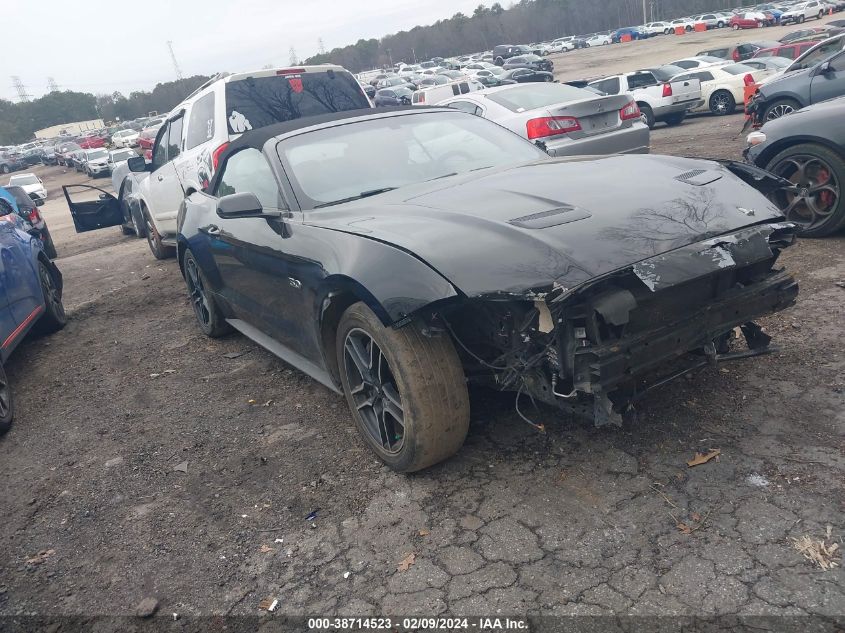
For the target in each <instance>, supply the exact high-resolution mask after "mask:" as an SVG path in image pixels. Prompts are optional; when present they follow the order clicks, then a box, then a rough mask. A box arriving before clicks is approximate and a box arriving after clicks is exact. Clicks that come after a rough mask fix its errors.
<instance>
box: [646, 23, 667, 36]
mask: <svg viewBox="0 0 845 633" xmlns="http://www.w3.org/2000/svg"><path fill="white" fill-rule="evenodd" d="M642 30H643V33H645V34H646V35H669V33H671V32H672V31H673V28H672V26H671V25H670V24H669V23H668V22H649V23H648V24H644V25H643V27H642Z"/></svg>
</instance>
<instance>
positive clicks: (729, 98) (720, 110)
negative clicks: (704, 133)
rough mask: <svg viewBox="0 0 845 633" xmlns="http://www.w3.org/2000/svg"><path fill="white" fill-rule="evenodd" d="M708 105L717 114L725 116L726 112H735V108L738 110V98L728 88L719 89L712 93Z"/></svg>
mask: <svg viewBox="0 0 845 633" xmlns="http://www.w3.org/2000/svg"><path fill="white" fill-rule="evenodd" d="M708 105H709V107H710V112H712V113H713V114H715V115H716V116H725V115H726V114H733V112H734V110H736V99H734V96H733V95H732V94H731V93H730V92H729V91H727V90H717V91H716V92H714V93H713V94H712V95H710V102H709V103H708Z"/></svg>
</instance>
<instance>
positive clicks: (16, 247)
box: [0, 197, 66, 433]
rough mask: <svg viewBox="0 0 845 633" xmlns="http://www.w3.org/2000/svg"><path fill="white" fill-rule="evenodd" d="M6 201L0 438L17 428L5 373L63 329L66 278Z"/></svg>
mask: <svg viewBox="0 0 845 633" xmlns="http://www.w3.org/2000/svg"><path fill="white" fill-rule="evenodd" d="M29 231H33V232H34V229H33V228H32V227H31V225H30V224H29V223H28V222H27V221H26V220H24V219H23V218H21V217H20V216H19V215H18V214H17V213H15V210H14V209H13V208H12V205H11V204H10V203H9V202H8V200H7V199H6V198H4V197H0V341H2V343H0V433H4V432H6V431H7V430H8V429H9V427H10V426H11V424H12V415H13V406H12V393H11V389H10V387H9V381H8V379H7V378H6V372H5V370H4V369H3V366H4V365H5V363H6V361H7V360H8V358H9V356H10V355H11V354H12V352H13V351H14V349H15V348H16V347H17V346H18V344H19V343H20V342H21V341H22V340H23V338H24V336H26V334H27V332H29V331H30V330H31V329H35V330H37V331H39V332H41V333H43V334H47V333H50V332H55V331H56V330H60V329H61V328H62V327H64V325H65V322H66V317H65V309H64V306H63V305H62V274H61V273H60V272H59V269H58V268H57V267H56V265H55V264H53V262H51V261H50V259H49V258H48V257H47V255H46V254H45V253H44V249H43V247H42V242H41V239H40V238H39V237H37V236H35V235H32V234H31V233H29Z"/></svg>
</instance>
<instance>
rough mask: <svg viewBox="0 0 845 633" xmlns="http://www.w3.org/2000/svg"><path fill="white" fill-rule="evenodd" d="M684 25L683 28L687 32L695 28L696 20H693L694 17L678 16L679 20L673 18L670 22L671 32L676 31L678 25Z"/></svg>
mask: <svg viewBox="0 0 845 633" xmlns="http://www.w3.org/2000/svg"><path fill="white" fill-rule="evenodd" d="M679 26H681V27H683V29H684V30H685V31H687V32H689V31H692V30H693V29H694V28H695V22H693V20H692V18H678V19H677V20H672V21H671V22H670V23H669V28H670V29H671V32H672V33H674V32H675V29H676V28H677V27H679Z"/></svg>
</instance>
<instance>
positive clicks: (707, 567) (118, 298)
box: [0, 29, 845, 615]
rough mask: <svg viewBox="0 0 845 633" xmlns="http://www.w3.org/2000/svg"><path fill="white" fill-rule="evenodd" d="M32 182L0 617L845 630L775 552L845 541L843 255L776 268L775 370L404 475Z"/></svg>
mask: <svg viewBox="0 0 845 633" xmlns="http://www.w3.org/2000/svg"><path fill="white" fill-rule="evenodd" d="M777 33H778V31H777V30H775V29H772V30H761V31H760V32H759V33H754V34H753V36H757V35H759V37H760V38H761V39H762V38H763V37H765V38H769V37H778V36H779V35H777ZM753 36H749V34H748V33H743V34H734V33H717V34H693V35H689V36H684V37H683V38H677V39H682V40H684V45H685V46H686V45H687V43H688V42H690V41H693V40H694V38H695V41H699V42H702V43H711V42H712V41H714V40H715V39H726V38H727V39H731V38H740V37H741V38H743V39H753ZM687 37H688V38H689V40H686V39H685V38H687ZM670 39H672V38H658V39H657V40H654V41H647V42H642V43H634V44H632V45H626V46H631V50H638V47H640V46H654V47H664V46H668V42H669V40H670ZM703 47H704V45H702V48H703ZM693 49H694V50H693ZM696 50H698V48H697V46H695V47H692V46H690V47H689V49H686V48H685V49H684V50H683V52H677V53H676V54H674V55H672V56H670V57H667V58H666V59H653V60H652V62H662V61H669V59H674V58H680V57H683V56H687V55H688V54H690V53H694V52H695V51H696ZM569 55H571V56H572V57H571V59H572V60H576V59H577V57H576V55H577V56H580V57H581V58H583V59H589V60H590V62H589V63H590V64H591V68H600V72H612V71H615V70H617V69H618V70H628V69H630V67H636V65H638V64H639V65H642V64H641V63H640V62H639V61H637V60H636V59H634V60H631V59H625V61H624V62H620V61H619V58H620V49H619V48H618V47H607V50H589V51H578V52H576V53H571V54H569ZM564 57H565V56H564ZM567 59H569V58H568V57H567ZM567 63H570V62H567ZM571 63H573V64H574V63H575V62H571ZM585 63H586V62H585ZM556 64H557V68H558V71H559V74H564V73H567V74H568V73H569V72H570V70H566V69H564V68H563V63H562V62H560V61H559V60H556ZM623 64H624V67H623ZM590 74H594V73H590ZM566 78H569V77H566ZM572 78H574V76H573V77H572ZM741 126H742V116H741V115H736V116H730V117H723V118H712V117H695V118H692V119H691V120H689V121H687V122H686V123H684V124H683V125H681V126H679V127H677V128H666V127H665V126H660V127H659V128H658V129H656V130H655V131H654V132H653V135H652V151H654V152H656V153H669V154H679V155H696V156H708V157H724V158H739V157H740V150H741V148H742V140H741V138H742V137H741V135H740V133H739V132H740V129H741ZM39 173H40V174H42V177H44V179H45V183H46V184H47V187H48V189H49V191H50V194H51V195H50V200H49V201H48V203H47V205H46V206H45V207H42V209H43V210H44V215H45V217H46V219H47V222H48V224H49V226H50V228H51V232H52V234H53V236H54V239H55V242H56V246H57V249H58V251H59V256H60V259H59V260H58V265H59V267H60V268H61V270H62V272H63V273H64V276H65V287H66V294H65V298H66V300H65V305H66V307H67V309H68V312H69V315H70V322H69V323H68V325H67V327H66V328H65V329H64V330H63V331H61V332H59V333H57V334H55V335H53V336H50V337H48V338H44V339H38V340H30V341H28V342H27V343H25V344H24V345H23V346H22V348H21V349H20V350H19V352H18V353H16V354H15V356H13V357H12V359H11V361H10V363H9V364H8V366H7V372H8V374H9V378H10V380H11V381H12V385H13V387H14V390H15V394H16V397H17V403H16V404H17V414H16V422H15V426H14V427H13V429H12V431H11V432H10V433H9V434H8V435H7V436H6V437H5V438H3V439H2V441H0V460H2V463H3V472H4V475H5V482H4V486H3V489H2V493H0V504H2V507H3V508H4V509H5V514H4V519H5V520H4V521H3V526H2V528H0V534H2V541H0V584H2V587H0V613H3V614H23V613H40V614H44V613H51V614H106V613H108V614H114V613H121V614H122V613H127V614H129V613H133V612H134V609H135V606H136V605H137V604H138V603H140V602H141V600H142V599H144V598H153V599H155V600H158V601H159V602H160V611H161V612H162V613H167V614H169V613H172V612H176V613H179V614H183V615H187V614H209V613H233V614H258V613H260V612H259V610H258V605H259V602H260V601H261V600H262V599H264V598H267V597H271V598H274V599H278V600H279V608H278V610H277V612H276V613H284V614H294V613H297V614H309V615H324V614H327V613H342V614H347V615H365V614H402V615H410V614H420V615H434V614H440V613H450V614H464V615H468V614H476V615H477V614H493V613H495V614H499V615H503V614H520V613H522V614H524V613H544V614H545V613H547V614H594V613H602V614H611V613H613V614H623V613H630V614H637V615H651V614H661V615H666V614H729V613H740V614H775V615H780V614H790V615H793V614H794V615H800V614H807V613H809V614H824V615H836V614H843V613H845V582H843V581H845V574H843V571H842V566H841V565H840V566H839V567H838V568H834V569H831V570H828V571H824V570H822V569H820V568H819V567H818V566H815V565H814V564H813V563H811V562H810V561H809V560H806V559H805V558H803V557H802V555H801V553H799V552H798V551H797V550H796V549H795V547H794V546H793V542H792V540H791V539H792V538H799V537H802V536H805V535H807V536H809V537H811V538H812V539H813V540H815V541H818V540H824V541H825V542H826V543H827V544H828V545H830V544H831V543H841V542H842V534H843V529H845V525H843V521H842V517H843V510H845V490H844V489H843V482H845V441H843V440H845V436H844V434H843V428H845V406H844V405H845V391H843V389H845V341H843V336H842V334H843V323H845V309H843V304H844V303H845V302H844V301H843V300H845V288H843V287H842V285H841V284H842V282H843V281H845V261H843V257H842V254H843V252H845V239H843V236H842V235H841V234H840V235H838V236H835V237H833V238H829V239H825V240H804V241H801V242H800V243H799V244H798V245H797V246H795V247H794V248H790V249H789V250H788V251H786V252H785V253H784V256H783V258H782V260H781V261H782V263H783V264H784V265H785V266H786V267H787V268H788V269H789V270H790V271H791V272H792V273H793V274H794V275H795V276H796V278H797V279H798V281H799V284H800V286H801V292H800V295H799V299H798V303H797V305H796V306H795V307H793V308H791V309H789V310H787V311H785V312H782V313H780V314H777V315H775V316H774V317H771V318H769V319H767V320H765V321H764V323H763V324H764V325H765V326H766V328H767V331H768V332H769V333H770V334H772V335H773V336H774V338H775V342H776V343H777V344H778V345H779V346H780V348H781V351H780V352H778V353H775V354H772V355H770V356H765V357H761V358H756V359H750V360H745V361H739V362H736V363H732V364H728V365H725V366H724V367H720V368H717V369H706V370H702V371H699V372H697V373H695V374H694V375H692V376H691V378H690V379H688V380H687V379H681V380H679V381H676V382H674V383H672V384H670V385H667V386H666V387H664V388H662V389H659V390H656V391H654V392H653V393H652V394H651V395H650V396H649V397H648V398H647V399H646V400H645V401H644V402H643V403H642V407H641V411H640V415H639V419H638V421H637V422H636V423H629V424H626V426H624V427H623V428H621V429H620V428H602V429H595V428H593V427H592V426H591V425H589V424H588V423H586V422H583V421H581V420H579V419H575V418H569V417H567V416H563V415H561V414H559V413H557V412H555V411H553V410H551V409H541V410H539V411H535V412H534V414H533V415H534V417H535V418H536V419H538V420H542V421H543V422H544V423H545V425H546V429H547V432H546V433H545V434H539V433H537V432H536V431H535V430H533V429H532V428H531V427H529V426H528V425H526V424H525V423H524V422H522V421H521V420H520V419H519V417H518V416H517V415H516V414H515V413H514V411H513V398H512V396H509V395H507V394H504V395H501V394H496V393H492V392H488V391H481V390H479V391H474V392H473V393H472V394H471V397H472V427H471V429H470V433H469V436H468V438H467V443H466V445H465V447H464V448H463V450H462V451H461V452H459V453H458V454H457V455H456V456H455V457H454V458H452V459H450V460H448V461H447V462H445V463H443V464H441V465H438V466H435V467H433V468H431V469H429V470H426V471H423V472H421V473H418V474H415V475H410V476H408V475H399V474H396V473H393V472H391V471H390V470H389V469H387V468H386V467H384V466H382V465H381V464H380V462H377V461H376V459H375V458H374V457H373V456H372V454H371V453H370V451H369V450H368V449H366V447H365V446H364V445H363V443H362V442H361V441H359V439H358V436H357V433H356V431H355V429H354V427H353V425H352V422H351V419H350V415H349V412H348V409H347V406H346V403H345V402H344V400H343V399H342V398H340V397H339V396H336V395H334V394H332V393H331V392H329V391H328V390H327V389H325V388H323V387H322V386H320V385H319V384H317V383H316V382H314V381H312V380H311V379H309V378H307V377H306V376H305V375H304V374H301V373H300V372H298V371H295V370H293V369H291V368H289V367H288V366H286V365H285V364H284V363H283V362H281V361H279V360H277V359H276V358H275V357H273V356H272V355H270V354H269V353H267V352H264V351H263V350H261V349H259V348H257V347H256V346H255V345H254V344H253V343H251V342H250V341H249V340H247V339H245V338H244V337H242V336H240V335H230V336H228V337H226V338H223V339H220V340H210V339H207V338H205V337H204V336H203V335H202V334H201V333H200V332H199V330H198V328H197V327H196V325H195V321H194V316H193V313H192V310H191V307H190V305H189V303H188V301H187V296H186V292H185V289H184V283H183V281H182V279H181V277H180V274H179V270H178V266H177V265H176V263H175V262H174V261H173V260H167V261H164V262H157V261H155V260H153V259H152V257H151V255H150V253H149V250H148V248H147V246H146V242H144V241H141V240H137V239H135V238H134V237H124V236H122V235H120V231H119V230H118V229H106V230H102V231H98V232H93V233H89V234H84V235H81V236H77V235H76V234H75V233H74V232H73V227H72V223H71V221H70V215H69V214H68V211H67V205H66V204H65V202H64V200H63V199H62V197H61V189H60V184H69V183H71V182H83V181H85V179H84V178H83V177H82V176H80V175H77V174H75V173H73V172H68V173H63V170H62V169H61V168H55V167H51V168H41V169H40V170H39ZM97 182H98V183H101V184H99V185H98V186H103V187H105V188H108V187H107V185H106V183H107V179H101V180H99V181H97ZM608 186H613V175H612V174H609V175H608ZM619 195H620V196H624V195H625V192H624V191H620V192H619ZM711 449H718V450H719V451H720V454H719V456H718V457H717V458H715V459H712V460H710V461H709V462H707V463H705V464H702V465H699V466H696V467H694V468H689V467H688V466H687V463H686V462H687V461H688V460H690V459H692V458H693V456H694V455H695V454H696V453H707V452H708V451H710V450H711ZM177 466H178V468H177ZM313 513H316V517H314V518H313V519H311V520H306V517H307V516H309V515H311V514H313ZM828 526H831V528H830V536H829V537H828V536H827V529H828ZM841 551H842V546H841V545H840V550H839V552H837V553H836V554H837V555H836V557H835V559H836V560H838V561H839V562H840V563H841ZM39 553H41V554H40V555H39ZM411 553H413V554H414V555H415V556H414V562H413V564H412V565H410V566H409V567H408V569H407V570H405V571H398V569H397V568H398V566H399V563H400V561H403V560H406V561H407V560H408V555H409V554H411Z"/></svg>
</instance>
